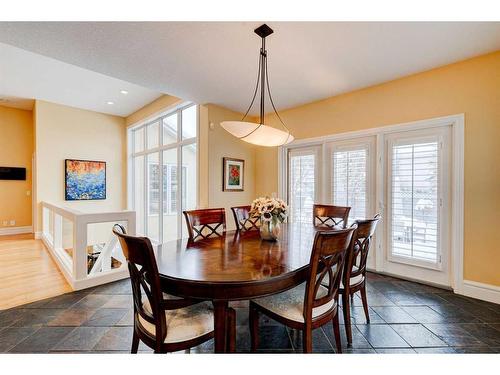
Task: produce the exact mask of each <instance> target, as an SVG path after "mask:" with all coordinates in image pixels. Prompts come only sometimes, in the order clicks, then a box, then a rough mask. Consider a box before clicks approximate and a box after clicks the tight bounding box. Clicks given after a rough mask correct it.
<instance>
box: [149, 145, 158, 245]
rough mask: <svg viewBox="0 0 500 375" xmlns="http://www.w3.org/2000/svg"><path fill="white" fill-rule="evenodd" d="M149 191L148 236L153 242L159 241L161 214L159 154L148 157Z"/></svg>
mask: <svg viewBox="0 0 500 375" xmlns="http://www.w3.org/2000/svg"><path fill="white" fill-rule="evenodd" d="M147 158H148V159H147V160H148V162H147V167H148V169H147V189H148V190H147V191H148V207H147V209H148V217H147V235H148V237H149V238H150V239H151V240H154V241H159V239H160V237H159V228H160V222H159V217H160V216H159V213H160V168H159V154H158V153H157V152H155V153H153V154H149V155H148V156H147Z"/></svg>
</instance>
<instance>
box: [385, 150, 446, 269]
mask: <svg viewBox="0 0 500 375" xmlns="http://www.w3.org/2000/svg"><path fill="white" fill-rule="evenodd" d="M438 160H439V159H438V142H426V143H413V144H405V145H395V146H393V148H392V178H391V184H392V197H391V205H392V221H391V222H392V253H393V255H397V256H402V257H409V258H414V259H419V260H425V261H431V262H437V261H438V247H437V245H438V205H439V197H438V194H439V192H438V172H439V168H438Z"/></svg>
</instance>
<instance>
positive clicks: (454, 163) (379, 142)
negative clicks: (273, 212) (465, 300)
mask: <svg viewBox="0 0 500 375" xmlns="http://www.w3.org/2000/svg"><path fill="white" fill-rule="evenodd" d="M464 122H465V116H464V114H463V113H461V114H456V115H450V116H444V117H438V118H432V119H425V120H420V121H413V122H407V123H400V124H395V125H389V126H380V127H375V128H370V129H364V130H358V131H352V132H346V133H340V134H332V135H328V136H322V137H314V138H308V139H300V140H295V141H293V142H292V143H290V144H288V145H286V146H281V147H280V148H279V152H278V168H279V169H278V170H279V174H278V191H279V194H280V196H282V197H285V196H286V189H287V186H286V185H287V169H288V168H287V155H288V151H289V150H290V149H294V148H301V147H311V146H320V147H321V148H322V154H323V156H326V154H327V150H326V144H327V143H329V142H333V141H340V140H349V139H356V138H360V137H368V136H375V137H376V154H377V171H376V174H375V179H376V181H375V195H376V204H375V211H376V212H380V213H381V214H382V216H383V217H384V216H385V214H386V212H385V205H384V202H385V191H384V185H385V172H386V170H385V167H384V160H385V150H384V148H385V147H384V136H385V135H387V134H390V133H395V132H401V131H410V130H421V129H430V128H436V127H442V126H450V127H451V138H452V139H451V178H450V191H451V200H450V201H451V207H450V209H451V213H450V216H451V217H450V219H451V223H450V231H451V233H450V246H451V250H450V258H451V259H450V262H451V267H450V270H451V280H450V281H451V287H452V288H453V290H454V291H455V292H456V293H462V291H463V257H464V246H463V244H464V219H463V214H464V172H463V170H464ZM323 164H324V163H323ZM325 169H326V168H325V167H323V168H322V171H323V172H322V173H323V175H324V174H325V173H326V171H325ZM323 180H324V181H325V179H324V178H323ZM323 190H324V189H323ZM381 226H385V225H384V220H383V219H382V222H381ZM379 231H380V233H384V231H385V228H382V229H379ZM385 237H386V236H378V238H377V239H376V241H375V244H376V248H375V249H376V262H375V271H378V272H383V271H384V270H383V256H384V255H383V246H384V243H383V241H384V240H385Z"/></svg>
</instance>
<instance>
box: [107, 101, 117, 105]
mask: <svg viewBox="0 0 500 375" xmlns="http://www.w3.org/2000/svg"><path fill="white" fill-rule="evenodd" d="M106 104H109V105H113V104H115V102H112V101H109V102H106Z"/></svg>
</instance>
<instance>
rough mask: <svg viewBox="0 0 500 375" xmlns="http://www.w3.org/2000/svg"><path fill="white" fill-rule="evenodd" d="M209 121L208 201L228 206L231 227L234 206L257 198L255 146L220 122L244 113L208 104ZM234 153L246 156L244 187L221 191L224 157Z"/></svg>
mask: <svg viewBox="0 0 500 375" xmlns="http://www.w3.org/2000/svg"><path fill="white" fill-rule="evenodd" d="M207 108H208V121H209V124H210V123H211V124H213V129H210V127H209V130H208V171H209V180H208V193H209V194H208V203H209V206H210V207H212V208H215V207H224V208H225V209H226V223H227V227H228V229H234V228H235V225H234V219H233V214H232V212H231V207H232V206H241V205H247V204H250V203H252V201H253V200H254V199H255V149H256V147H255V146H252V145H251V144H249V143H245V142H243V141H240V140H238V139H237V138H235V137H234V136H232V135H231V134H229V133H228V132H227V131H225V130H224V129H223V128H222V127H221V126H220V123H221V122H222V121H225V120H240V119H241V117H242V114H241V113H238V112H233V111H230V110H228V109H225V108H222V107H218V106H216V105H213V104H209V105H207ZM223 157H231V158H236V159H243V160H245V171H244V181H243V183H244V191H231V192H230V191H222V172H223V170H222V158H223Z"/></svg>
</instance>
